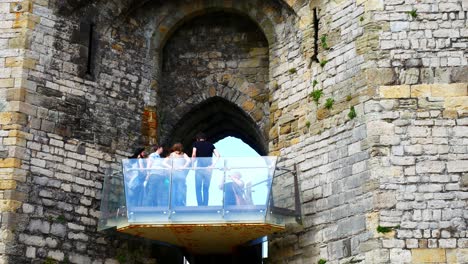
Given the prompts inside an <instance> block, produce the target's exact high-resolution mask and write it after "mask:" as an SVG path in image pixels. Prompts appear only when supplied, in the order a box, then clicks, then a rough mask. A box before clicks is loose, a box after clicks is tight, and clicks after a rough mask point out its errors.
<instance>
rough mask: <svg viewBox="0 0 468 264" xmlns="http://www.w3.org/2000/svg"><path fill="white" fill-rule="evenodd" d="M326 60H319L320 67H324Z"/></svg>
mask: <svg viewBox="0 0 468 264" xmlns="http://www.w3.org/2000/svg"><path fill="white" fill-rule="evenodd" d="M327 63H328V61H327V60H321V61H320V67H322V68H323V67H325V65H327Z"/></svg>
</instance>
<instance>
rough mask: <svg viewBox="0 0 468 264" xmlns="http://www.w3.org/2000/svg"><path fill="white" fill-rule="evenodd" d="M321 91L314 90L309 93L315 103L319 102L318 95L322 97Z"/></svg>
mask: <svg viewBox="0 0 468 264" xmlns="http://www.w3.org/2000/svg"><path fill="white" fill-rule="evenodd" d="M322 94H323V91H322V90H321V89H320V90H314V91H312V92H311V93H310V95H309V96H310V97H312V100H313V101H314V102H315V104H316V105H318V104H319V100H320V97H322Z"/></svg>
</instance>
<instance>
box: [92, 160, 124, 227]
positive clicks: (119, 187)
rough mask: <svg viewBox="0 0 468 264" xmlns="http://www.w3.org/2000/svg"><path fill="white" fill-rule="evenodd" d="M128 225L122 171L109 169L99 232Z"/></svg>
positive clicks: (105, 180)
mask: <svg viewBox="0 0 468 264" xmlns="http://www.w3.org/2000/svg"><path fill="white" fill-rule="evenodd" d="M126 223H127V208H126V203H125V192H124V180H123V175H122V172H121V171H120V170H112V169H108V170H107V171H106V175H105V178H104V186H103V190H102V198H101V217H100V219H99V223H98V230H104V229H108V228H112V227H116V226H121V225H124V224H126Z"/></svg>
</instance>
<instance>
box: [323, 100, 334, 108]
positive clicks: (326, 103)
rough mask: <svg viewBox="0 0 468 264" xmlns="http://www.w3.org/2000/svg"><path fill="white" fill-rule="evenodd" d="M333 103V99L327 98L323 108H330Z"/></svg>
mask: <svg viewBox="0 0 468 264" xmlns="http://www.w3.org/2000/svg"><path fill="white" fill-rule="evenodd" d="M334 103H335V99H333V98H327V100H326V101H325V108H326V109H328V110H330V109H332V108H333V104H334Z"/></svg>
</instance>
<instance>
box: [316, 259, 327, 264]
mask: <svg viewBox="0 0 468 264" xmlns="http://www.w3.org/2000/svg"><path fill="white" fill-rule="evenodd" d="M325 263H327V261H326V260H325V259H319V261H318V262H317V264H325Z"/></svg>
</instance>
